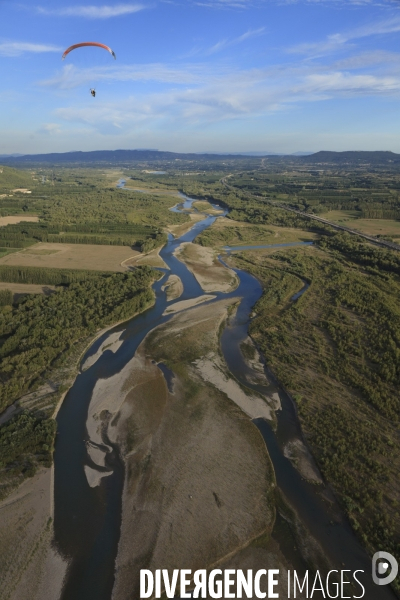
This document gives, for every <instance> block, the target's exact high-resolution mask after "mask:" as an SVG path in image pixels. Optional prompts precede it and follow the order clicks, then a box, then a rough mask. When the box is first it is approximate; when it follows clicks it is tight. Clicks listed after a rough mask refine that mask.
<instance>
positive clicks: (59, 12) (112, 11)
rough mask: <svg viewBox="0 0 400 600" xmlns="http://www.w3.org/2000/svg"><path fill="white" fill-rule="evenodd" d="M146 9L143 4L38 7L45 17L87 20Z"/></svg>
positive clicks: (118, 15) (107, 17)
mask: <svg viewBox="0 0 400 600" xmlns="http://www.w3.org/2000/svg"><path fill="white" fill-rule="evenodd" d="M144 8H146V7H145V6H144V5H143V4H114V5H112V6H69V7H66V8H56V9H46V8H41V7H38V9H37V10H38V12H39V13H41V14H44V15H56V16H60V17H85V18H87V19H109V18H111V17H120V16H122V15H129V14H133V13H136V12H139V11H141V10H144Z"/></svg>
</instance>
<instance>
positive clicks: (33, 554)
mask: <svg viewBox="0 0 400 600" xmlns="http://www.w3.org/2000/svg"><path fill="white" fill-rule="evenodd" d="M52 493H53V489H52V469H41V470H40V471H38V472H37V473H36V475H34V476H33V477H32V478H30V479H26V480H25V481H24V482H23V483H22V484H21V485H20V487H19V488H18V489H17V490H16V491H15V492H13V493H12V494H10V495H9V496H8V497H7V499H6V500H4V501H3V502H2V503H0V599H1V600H5V599H7V600H8V599H11V600H58V598H59V597H60V595H61V589H62V584H63V580H64V576H65V573H66V569H67V566H68V564H67V562H66V561H64V560H63V559H62V558H61V557H60V556H59V555H58V554H57V553H56V552H55V551H54V549H53V548H52V547H51V540H52V534H53V528H52V521H51V517H52V516H53V514H52V510H53V507H52Z"/></svg>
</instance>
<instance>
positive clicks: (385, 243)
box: [220, 175, 400, 251]
mask: <svg viewBox="0 0 400 600" xmlns="http://www.w3.org/2000/svg"><path fill="white" fill-rule="evenodd" d="M228 177H231V175H226V176H225V177H223V178H222V179H220V182H221V183H222V185H224V186H225V187H227V188H228V189H230V190H232V191H234V192H237V191H238V190H237V189H236V188H235V187H234V186H233V185H229V184H228V183H227V182H226V180H227V179H228ZM240 192H241V193H242V194H245V195H246V196H248V197H249V198H254V199H255V200H262V201H263V202H264V203H268V204H271V205H272V206H276V207H277V208H282V209H283V210H287V211H289V212H293V213H296V214H297V215H300V216H301V217H305V218H306V219H311V220H313V221H319V222H320V223H324V224H325V225H329V226H330V227H333V228H334V229H340V230H341V231H346V232H347V233H351V234H352V235H358V236H360V237H362V238H364V239H365V240H368V241H369V242H372V243H373V244H376V245H378V246H382V247H384V248H389V249H390V250H398V251H400V246H399V245H398V244H394V243H393V242H388V241H386V240H380V239H378V238H376V237H375V236H373V235H368V234H367V233H362V232H361V231H357V230H356V229H350V228H349V227H344V226H343V225H338V224H337V223H332V221H328V220H327V219H323V218H322V217H318V216H317V215H313V214H310V213H305V212H302V211H301V210H296V209H295V208H291V207H290V206H285V204H281V203H280V202H273V201H272V200H267V199H266V198H264V196H256V195H255V194H250V192H243V190H240Z"/></svg>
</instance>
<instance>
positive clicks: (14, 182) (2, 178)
mask: <svg viewBox="0 0 400 600" xmlns="http://www.w3.org/2000/svg"><path fill="white" fill-rule="evenodd" d="M33 184H34V181H33V180H32V175H31V174H30V173H27V172H26V171H18V170H17V169H12V168H10V167H6V166H2V165H1V164H0V192H8V191H10V190H12V189H14V188H28V189H29V188H31V187H32V185H33Z"/></svg>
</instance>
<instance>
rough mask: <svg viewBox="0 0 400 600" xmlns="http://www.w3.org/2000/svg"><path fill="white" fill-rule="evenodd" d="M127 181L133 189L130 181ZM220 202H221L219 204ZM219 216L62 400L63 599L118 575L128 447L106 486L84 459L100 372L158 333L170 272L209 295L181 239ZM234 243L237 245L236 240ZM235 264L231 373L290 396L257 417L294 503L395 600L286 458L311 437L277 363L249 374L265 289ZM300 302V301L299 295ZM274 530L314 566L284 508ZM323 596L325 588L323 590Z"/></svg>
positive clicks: (167, 253)
mask: <svg viewBox="0 0 400 600" xmlns="http://www.w3.org/2000/svg"><path fill="white" fill-rule="evenodd" d="M120 187H123V184H122V185H121V186H120ZM193 202H194V200H192V199H190V198H186V197H182V202H181V203H180V204H179V205H177V206H176V207H174V208H173V209H172V210H174V211H185V210H188V209H191V208H192V203H193ZM214 208H216V209H220V207H218V206H215V207H214ZM215 219H216V217H215V216H210V215H204V219H203V220H201V221H199V222H197V223H196V224H195V225H194V226H193V227H192V228H191V229H190V231H189V232H187V233H186V234H184V235H183V236H181V237H180V238H179V239H174V238H173V237H172V236H169V240H168V243H167V245H166V246H165V247H164V248H163V249H162V250H161V252H160V256H161V257H162V259H163V260H164V261H165V263H166V264H167V265H168V267H169V269H170V271H164V276H163V277H162V278H161V279H160V280H159V281H157V282H156V283H155V284H154V286H153V289H154V292H155V295H156V302H155V304H154V306H152V307H151V308H149V309H148V310H146V311H145V312H144V313H142V314H140V315H138V316H136V317H134V318H133V319H131V320H129V321H127V322H126V323H124V324H122V325H119V326H117V327H115V328H113V329H111V330H109V331H108V332H107V333H105V334H104V335H103V336H102V337H100V338H99V339H98V340H97V341H96V342H95V343H94V344H93V345H92V347H91V348H90V350H89V351H88V352H87V353H86V355H85V356H84V357H83V359H82V363H81V364H83V362H84V361H85V360H86V359H87V358H88V357H89V356H91V355H93V354H95V353H96V352H97V350H98V349H99V347H100V346H101V345H102V344H104V343H105V340H107V338H108V337H109V336H110V335H111V334H112V333H115V332H117V331H118V332H123V333H122V338H121V339H122V340H123V343H122V345H121V346H120V348H119V349H118V351H117V352H115V353H113V352H111V351H109V350H105V351H104V352H103V353H102V354H101V356H100V358H99V359H98V360H97V362H95V364H93V365H92V366H91V367H90V368H89V369H87V370H85V371H84V372H81V373H80V374H79V375H78V377H77V378H76V380H75V382H74V384H73V386H72V387H71V389H70V390H69V392H68V394H67V396H66V398H65V400H64V402H63V404H62V406H61V408H60V411H59V413H58V416H57V423H58V435H57V440H56V447H55V454H54V463H55V481H54V503H55V504H54V506H55V510H54V531H55V545H56V548H57V550H58V551H59V553H60V554H61V555H62V556H63V557H65V558H66V559H67V560H68V562H69V568H68V572H67V576H66V580H65V583H64V588H63V592H62V596H61V598H62V600H111V595H112V588H113V583H114V568H115V559H116V556H117V549H118V541H119V535H120V525H121V510H122V491H123V483H124V466H123V462H122V460H121V457H120V456H119V453H118V448H117V447H114V448H113V452H112V453H109V454H108V455H107V458H106V461H107V466H108V467H111V468H112V470H113V473H112V475H110V476H108V477H105V478H103V480H102V482H101V484H100V486H98V487H95V488H91V487H89V485H88V482H87V479H86V475H85V472H84V466H85V465H86V464H90V462H89V459H88V455H87V449H86V442H87V440H88V434H87V431H86V419H87V413H88V406H89V403H90V399H91V396H92V392H93V389H94V387H95V385H96V382H97V381H98V380H99V379H107V378H109V377H111V376H113V375H115V374H116V373H119V372H120V371H121V370H122V369H123V367H124V366H125V365H126V364H127V363H128V361H130V360H131V359H132V357H133V355H134V354H135V352H136V349H137V348H138V346H139V344H140V343H141V342H142V340H143V339H144V337H145V336H146V335H147V333H148V332H149V331H151V330H152V329H154V327H157V326H158V325H160V324H161V323H164V322H166V321H168V320H169V319H170V318H172V317H171V316H163V312H164V310H165V308H166V306H167V301H166V294H165V292H164V291H162V289H161V288H162V286H163V285H164V284H165V281H166V278H167V277H168V276H169V274H171V273H173V274H176V275H178V276H179V277H180V278H181V280H182V283H183V286H184V292H183V294H182V296H181V297H180V298H179V301H181V300H186V299H189V298H194V297H198V296H201V295H203V294H204V292H203V290H202V289H201V287H200V285H199V284H198V282H197V280H196V279H195V277H194V276H193V275H192V274H191V273H190V271H189V270H188V269H187V268H186V266H185V265H184V264H183V263H182V262H180V261H179V260H178V259H177V258H175V256H173V253H174V251H175V250H176V248H177V247H178V246H179V245H180V244H181V243H183V242H192V241H193V240H194V239H195V237H196V236H197V235H199V233H201V232H202V231H203V230H204V229H206V228H207V227H209V226H210V225H211V224H212V223H213V222H214V221H215ZM269 247H270V246H269ZM233 250H236V248H235V249H233V248H232V251H233ZM235 271H236V273H237V275H238V278H239V281H240V283H239V286H238V288H237V289H236V290H235V291H234V292H231V293H230V294H223V293H217V294H215V295H216V296H217V298H216V299H215V300H213V301H211V302H215V301H217V300H219V299H221V298H227V297H240V298H241V299H242V300H241V303H240V305H239V308H238V310H237V313H236V316H235V317H234V318H231V320H230V323H229V324H228V326H227V327H226V328H225V329H224V331H223V334H222V338H221V347H222V352H223V354H224V357H225V360H226V362H227V365H228V367H229V369H230V371H231V373H232V374H233V375H234V376H235V377H236V379H237V380H238V381H239V382H240V383H242V384H243V385H246V386H247V387H250V388H253V389H256V390H257V391H258V392H261V393H262V394H267V395H269V396H270V395H271V394H272V393H277V392H278V393H279V396H280V398H281V403H282V410H280V411H278V413H277V419H278V426H277V430H276V431H275V432H274V431H273V429H272V428H271V426H270V425H269V423H268V422H266V421H264V420H262V419H258V420H256V421H254V423H255V425H256V426H257V427H258V428H259V430H260V432H261V434H262V436H263V438H264V440H265V443H266V446H267V448H268V452H269V454H270V456H271V459H272V462H273V465H274V469H275V473H276V479H277V484H278V487H279V488H280V491H281V492H282V495H283V496H284V498H285V500H286V502H288V503H289V505H290V506H291V508H292V509H293V510H294V511H295V513H296V514H297V515H298V518H299V519H300V520H301V521H302V522H303V523H304V525H305V527H306V528H307V529H308V530H309V531H310V533H311V534H312V536H313V537H314V538H315V539H316V540H317V542H318V543H319V545H320V547H321V549H322V551H323V553H324V554H325V555H326V556H327V557H328V558H329V562H330V564H331V565H332V567H331V568H336V569H338V570H340V569H350V570H351V571H355V570H357V569H361V570H363V571H365V573H364V576H363V577H361V578H360V579H361V580H362V582H363V584H364V586H365V587H366V590H367V591H366V595H365V598H366V599H367V600H376V599H377V598H379V600H394V599H395V598H396V596H395V595H394V593H393V592H392V591H391V590H390V589H389V588H379V595H377V593H376V592H377V588H376V586H374V585H373V583H372V578H371V560H370V558H369V557H368V556H367V554H366V552H365V551H364V549H363V548H362V546H361V545H360V543H359V542H358V540H357V539H356V537H355V536H354V534H353V532H352V530H351V528H350V526H349V524H348V522H347V520H346V518H345V517H344V516H343V515H342V514H341V512H340V510H339V509H338V506H337V504H336V502H335V500H334V498H333V496H332V494H331V492H330V491H329V489H328V488H327V487H326V486H325V485H319V486H315V485H312V484H310V483H308V482H307V481H305V480H304V479H303V478H302V477H301V475H300V474H299V472H298V471H297V470H296V469H295V468H294V466H293V465H292V463H291V462H290V461H289V460H288V459H287V458H285V456H284V453H283V448H284V446H285V445H286V444H287V443H288V441H290V440H293V439H302V434H301V430H300V427H299V424H298V419H297V416H296V411H295V408H294V405H293V403H292V401H291V399H290V398H289V397H288V396H287V395H286V394H285V392H284V391H283V390H282V389H281V388H280V386H279V384H278V382H276V381H275V380H274V378H273V375H272V374H271V373H269V372H268V369H267V368H266V374H267V378H268V380H269V382H270V384H269V385H268V386H261V385H259V384H254V383H251V381H250V382H249V379H250V380H251V375H252V373H251V369H250V367H249V366H248V365H247V363H246V362H245V361H244V359H243V356H242V353H241V351H240V344H241V342H242V341H243V340H244V339H245V338H246V337H247V335H248V324H249V322H250V315H251V313H252V309H253V307H254V304H255V303H256V302H257V300H258V299H259V298H260V296H261V294H262V288H261V285H260V283H259V282H258V281H257V280H256V279H255V278H254V277H253V276H251V275H249V274H248V273H246V272H245V271H241V270H237V269H235ZM302 291H303V292H304V291H306V286H305V288H304V289H303V290H302ZM292 301H296V298H293V299H292ZM169 305H170V304H169ZM273 536H274V538H275V539H276V540H277V541H278V542H279V544H280V547H281V549H282V552H284V554H286V556H287V559H288V561H289V562H290V563H291V564H292V565H293V566H294V567H295V568H299V569H300V570H301V569H303V568H305V564H304V562H303V561H302V558H301V556H300V555H299V553H298V551H295V550H294V549H293V544H292V543H291V542H290V539H289V538H290V534H288V531H287V526H286V522H285V520H284V519H282V517H281V516H278V518H277V522H276V526H275V529H274V533H273ZM288 540H289V541H288ZM343 565H344V566H343ZM358 593H359V592H358ZM314 598H317V596H316V595H314Z"/></svg>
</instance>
